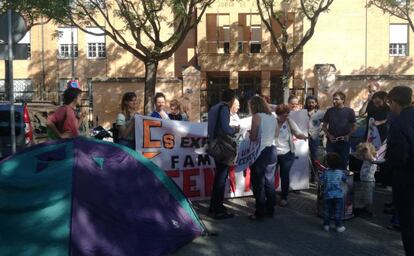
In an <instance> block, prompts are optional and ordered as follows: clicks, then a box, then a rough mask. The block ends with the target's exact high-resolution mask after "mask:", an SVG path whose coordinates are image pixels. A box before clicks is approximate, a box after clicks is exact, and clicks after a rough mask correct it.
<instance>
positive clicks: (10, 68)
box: [7, 10, 16, 154]
mask: <svg viewBox="0 0 414 256" xmlns="http://www.w3.org/2000/svg"><path fill="white" fill-rule="evenodd" d="M7 21H8V25H7V27H8V45H9V47H8V48H9V59H8V71H9V73H8V74H7V75H8V78H9V79H8V80H9V86H8V87H9V90H10V91H9V101H10V137H11V144H12V152H13V154H14V153H16V120H15V116H14V112H15V111H14V84H13V38H12V36H13V35H12V11H11V10H8V11H7Z"/></svg>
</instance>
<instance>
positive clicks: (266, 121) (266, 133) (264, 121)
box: [259, 113, 277, 151]
mask: <svg viewBox="0 0 414 256" xmlns="http://www.w3.org/2000/svg"><path fill="white" fill-rule="evenodd" d="M259 116H260V131H259V132H260V134H259V136H260V151H262V150H263V149H264V148H265V147H270V146H272V145H273V140H274V138H275V130H276V122H277V121H276V117H275V116H273V115H267V114H265V113H259Z"/></svg>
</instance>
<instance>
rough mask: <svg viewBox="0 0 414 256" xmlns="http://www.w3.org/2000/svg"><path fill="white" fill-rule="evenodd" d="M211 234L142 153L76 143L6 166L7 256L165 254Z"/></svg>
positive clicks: (50, 146) (1, 251)
mask: <svg viewBox="0 0 414 256" xmlns="http://www.w3.org/2000/svg"><path fill="white" fill-rule="evenodd" d="M203 232H204V228H203V225H202V224H201V223H200V220H199V218H198V216H197V214H196V213H195V212H194V210H193V209H192V207H191V205H190V204H189V202H188V200H187V199H186V198H185V196H184V195H183V193H182V192H181V190H180V189H179V188H178V187H177V186H176V185H175V183H174V182H173V181H172V180H171V179H170V178H169V177H168V176H166V174H165V173H164V171H163V170H161V169H159V168H158V167H157V166H156V165H155V164H153V163H152V162H151V161H149V160H147V159H146V158H144V157H142V156H141V155H140V154H139V153H138V152H135V151H133V150H130V149H128V148H126V147H123V146H120V145H117V144H113V143H109V142H103V141H98V140H92V139H86V138H76V139H69V140H58V141H52V142H48V143H43V144H39V145H36V146H33V147H31V148H28V149H26V150H24V151H22V152H19V153H18V154H15V155H13V156H11V157H9V158H7V159H5V160H3V161H2V162H0V255H2V256H5V255H13V256H16V255H25V256H30V255H43V256H45V255H111V256H116V255H128V256H130V255H164V254H167V253H169V252H171V251H174V250H176V249H178V248H179V247H181V246H183V245H185V244H186V243H188V242H190V241H192V240H193V239H194V238H195V237H197V236H199V235H201V234H202V233H203Z"/></svg>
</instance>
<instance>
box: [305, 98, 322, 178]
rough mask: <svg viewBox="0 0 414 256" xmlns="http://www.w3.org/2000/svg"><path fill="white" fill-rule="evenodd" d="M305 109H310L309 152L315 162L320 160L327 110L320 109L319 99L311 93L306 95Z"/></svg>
mask: <svg viewBox="0 0 414 256" xmlns="http://www.w3.org/2000/svg"><path fill="white" fill-rule="evenodd" d="M305 109H306V110H307V111H308V117H309V153H310V159H311V162H312V164H313V163H314V161H315V160H319V159H318V149H319V146H320V139H319V136H320V134H321V130H322V119H323V116H324V115H325V111H322V110H320V109H319V103H318V99H317V98H316V97H315V96H314V95H309V96H308V97H306V100H305ZM311 175H314V173H313V172H312V173H311ZM312 178H315V177H312Z"/></svg>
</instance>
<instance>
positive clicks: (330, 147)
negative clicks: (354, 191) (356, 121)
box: [326, 141, 351, 170]
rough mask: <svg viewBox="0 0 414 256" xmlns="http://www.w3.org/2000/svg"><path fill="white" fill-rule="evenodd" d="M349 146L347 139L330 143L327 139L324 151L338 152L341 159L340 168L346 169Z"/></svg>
mask: <svg viewBox="0 0 414 256" xmlns="http://www.w3.org/2000/svg"><path fill="white" fill-rule="evenodd" d="M350 147H351V145H350V143H349V142H348V141H339V142H336V143H332V142H329V141H328V142H327V143H326V152H327V153H331V152H335V153H338V154H339V156H340V157H341V159H342V169H343V170H348V162H349V149H350Z"/></svg>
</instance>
